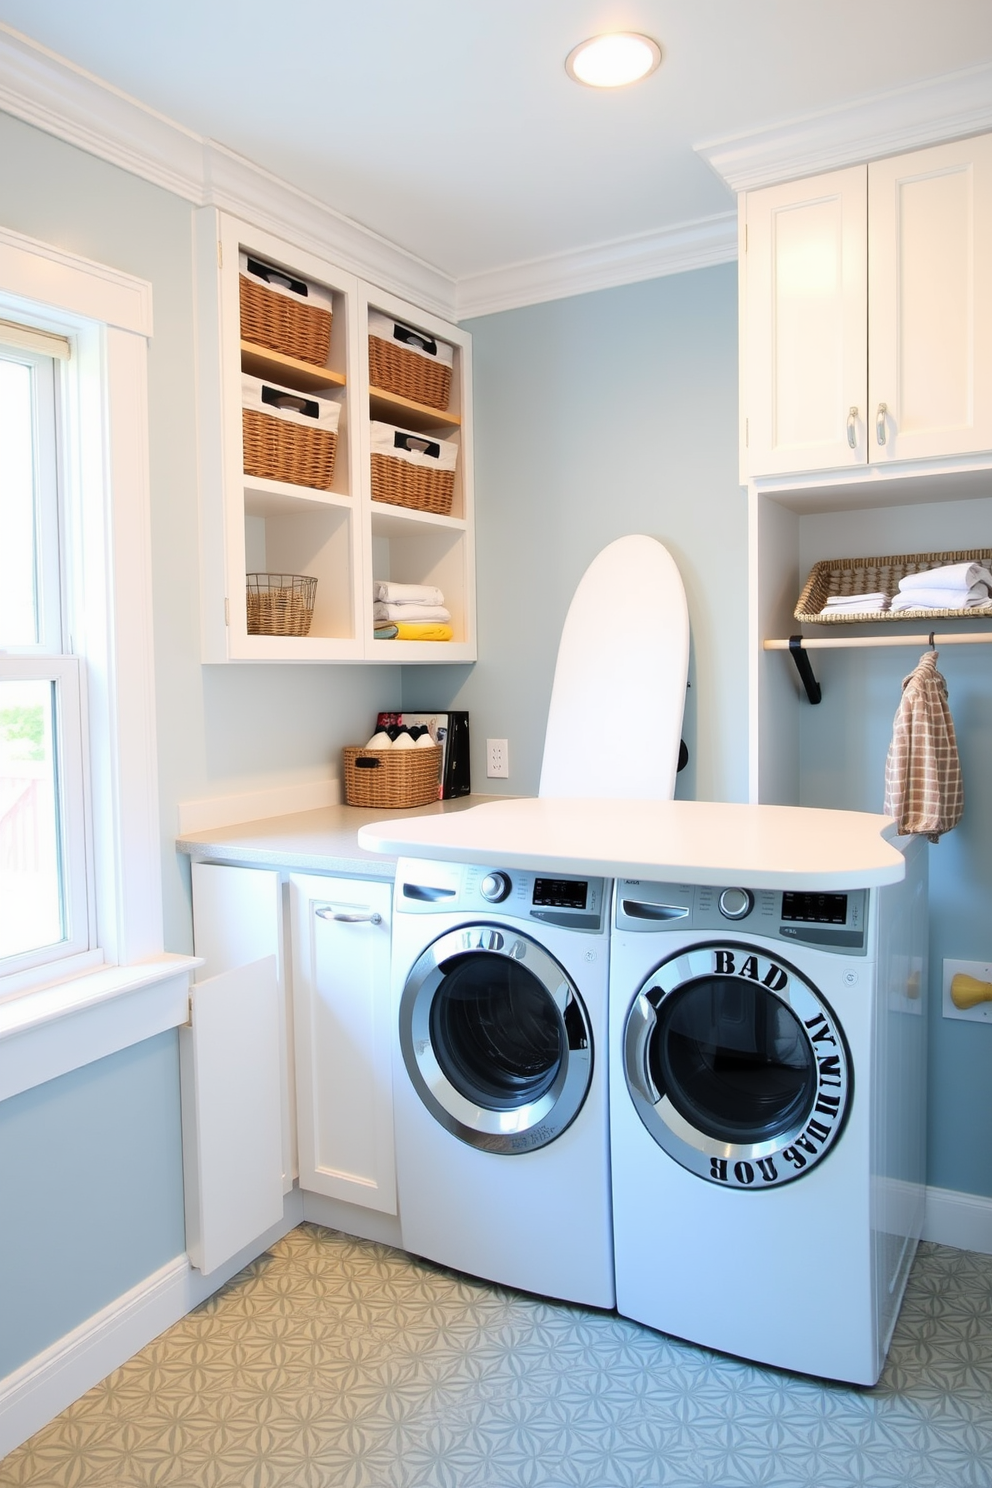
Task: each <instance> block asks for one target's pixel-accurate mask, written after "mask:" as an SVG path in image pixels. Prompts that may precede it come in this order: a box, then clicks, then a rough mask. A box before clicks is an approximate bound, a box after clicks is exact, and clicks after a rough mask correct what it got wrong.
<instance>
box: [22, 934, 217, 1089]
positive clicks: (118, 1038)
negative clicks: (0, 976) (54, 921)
mask: <svg viewBox="0 0 992 1488" xmlns="http://www.w3.org/2000/svg"><path fill="white" fill-rule="evenodd" d="M201 964H202V963H201V961H200V960H199V959H198V958H197V957H195V956H179V955H171V954H163V955H160V956H154V957H151V958H150V959H149V960H147V961H141V962H138V963H137V964H135V965H132V966H101V967H99V968H98V969H97V970H95V971H90V972H86V973H84V974H83V975H81V976H75V977H71V978H68V979H63V980H61V981H58V982H51V983H49V984H48V985H47V986H45V987H39V988H36V989H35V990H33V991H30V992H27V991H26V992H24V993H22V994H20V995H19V996H15V997H11V998H10V999H8V1000H7V1001H5V1002H3V1003H0V1100H6V1099H8V1097H10V1096H13V1095H18V1094H20V1092H21V1091H23V1090H30V1089H31V1088H32V1087H33V1086H35V1085H41V1084H43V1083H44V1082H45V1081H46V1080H52V1079H55V1078H56V1077H57V1076H59V1075H63V1074H67V1073H68V1072H69V1071H70V1070H73V1069H79V1068H80V1067H81V1066H82V1065H84V1064H92V1063H93V1062H94V1060H97V1059H103V1058H105V1057H106V1056H107V1055H108V1054H115V1053H117V1051H118V1050H120V1049H125V1048H127V1047H129V1046H130V1045H131V1044H137V1043H141V1042H142V1041H143V1040H144V1039H147V1038H152V1037H154V1035H155V1034H157V1033H162V1032H164V1031H165V1030H166V1029H169V1028H177V1027H179V1026H180V1024H182V1023H185V1022H186V1019H187V1017H188V1013H189V979H190V972H191V971H192V970H193V968H194V967H196V966H199V965H201Z"/></svg>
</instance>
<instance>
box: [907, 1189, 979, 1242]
mask: <svg viewBox="0 0 992 1488" xmlns="http://www.w3.org/2000/svg"><path fill="white" fill-rule="evenodd" d="M922 1238H923V1239H924V1240H932V1241H934V1243H935V1244H937V1245H952V1246H953V1247H954V1249H955V1250H974V1251H977V1252H978V1253H979V1255H992V1199H987V1198H985V1197H984V1195H982V1194H969V1193H958V1192H957V1191H956V1190H954V1189H950V1188H928V1189H927V1207H926V1214H925V1217H924V1220H923V1237H922Z"/></svg>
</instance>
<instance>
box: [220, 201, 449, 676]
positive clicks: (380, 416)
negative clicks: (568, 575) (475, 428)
mask: <svg viewBox="0 0 992 1488" xmlns="http://www.w3.org/2000/svg"><path fill="white" fill-rule="evenodd" d="M196 240H197V283H198V294H199V306H198V312H199V313H198V333H199V334H198V358H199V365H198V372H199V385H200V399H201V433H202V438H201V449H200V485H201V514H200V537H201V552H202V562H201V574H202V637H203V659H204V660H205V661H208V662H230V661H284V662H314V661H328V662H377V663H389V664H392V665H397V664H406V663H408V662H420V663H426V662H430V663H434V664H437V663H443V662H466V661H474V660H475V658H476V632H475V549H474V522H473V491H472V450H471V435H470V429H469V427H468V421H467V415H466V410H468V409H470V408H471V380H470V379H471V366H470V362H471V340H470V337H469V336H467V335H466V333H465V332H463V331H462V330H460V328H459V327H457V326H454V325H449V324H448V323H447V322H445V321H442V320H440V319H438V318H437V317H436V316H433V315H431V314H429V313H427V312H425V311H423V310H420V309H418V308H417V307H416V306H413V305H409V304H407V303H406V302H405V301H401V300H398V299H397V298H396V297H395V296H393V295H390V294H388V293H386V292H384V291H382V290H379V289H376V288H375V287H374V286H372V285H369V284H366V283H364V282H363V281H362V280H360V279H358V278H356V277H355V276H354V275H352V274H349V273H347V272H345V271H344V270H340V269H338V268H337V267H335V266H334V265H333V264H330V263H327V262H325V261H324V260H323V259H318V258H315V257H314V256H313V255H312V254H310V253H308V252H306V251H304V250H302V249H297V248H295V247H294V246H293V245H291V244H289V243H286V242H284V241H282V240H281V239H277V238H274V237H272V236H271V235H270V234H268V233H266V232H264V231H261V230H259V229H255V228H251V227H249V226H247V225H246V224H245V223H243V222H240V221H238V220H237V219H235V218H232V217H229V216H227V215H226V214H224V213H221V212H219V211H217V210H216V209H214V208H203V209H201V210H200V212H198V214H197V239H196ZM242 252H247V253H249V254H251V255H252V256H253V257H256V258H258V259H260V260H262V261H263V262H264V263H266V264H270V265H272V266H274V267H277V268H280V269H282V270H284V271H285V272H286V273H287V274H288V275H291V276H292V277H295V278H301V279H304V280H307V281H309V282H311V283H315V284H318V285H320V286H321V287H322V288H324V289H326V290H328V291H329V292H330V294H331V296H332V300H333V319H332V329H331V343H330V350H329V353H328V358H327V365H326V366H324V367H317V366H314V365H313V364H312V363H309V362H306V361H301V360H300V359H299V358H298V357H295V356H289V355H286V354H284V353H282V352H279V351H273V350H270V349H269V348H267V347H264V346H260V345H258V344H256V343H254V342H252V341H250V340H246V339H245V338H244V337H243V336H242V334H241V324H240V313H239V286H238V274H239V255H240V254H241V253H242ZM370 308H371V309H374V310H376V311H378V312H380V313H382V314H385V315H387V316H390V317H393V318H395V319H396V320H398V321H401V322H402V323H403V324H405V325H409V326H412V327H414V328H415V329H418V330H420V331H422V332H424V333H425V334H427V335H429V336H432V337H436V338H438V339H440V340H444V341H446V342H447V343H448V344H449V345H451V346H452V348H453V353H454V355H453V375H452V391H451V398H450V403H449V407H448V408H447V409H445V410H439V409H436V408H430V407H428V406H427V405H426V404H423V403H418V402H416V401H415V400H413V399H410V398H408V397H401V396H399V395H397V394H395V393H392V392H389V391H386V390H384V389H381V388H372V387H370V385H369V367H368V342H367V336H368V314H369V309H370ZM243 373H248V374H250V375H251V376H253V377H258V378H262V379H263V380H266V381H269V382H272V383H274V384H276V385H278V386H279V387H283V388H288V389H291V390H293V391H295V392H299V393H301V394H306V395H308V396H311V397H323V398H330V399H333V400H334V401H336V402H337V403H338V404H339V405H340V410H341V411H340V420H339V425H338V442H337V452H336V459H335V466H334V477H333V482H332V485H331V489H330V490H327V491H324V490H316V489H313V488H310V487H307V486H302V485H297V484H295V483H291V482H287V481H282V480H271V479H267V478H262V477H258V476H254V475H249V474H247V473H246V472H245V470H244V463H243V450H242V430H241V418H242V416H241V409H242V398H241V378H242V374H243ZM372 420H379V421H382V422H385V423H390V424H394V425H396V426H398V427H400V428H403V429H406V430H409V431H412V432H414V433H417V434H418V435H425V434H426V435H430V436H431V437H432V438H435V439H444V440H454V441H456V442H457V444H458V446H459V453H458V467H457V469H456V476H455V488H454V497H453V503H452V513H451V515H450V516H447V517H439V516H437V515H434V514H433V513H430V512H426V511H423V512H422V511H417V510H411V509H408V508H406V507H401V506H393V505H390V504H387V503H384V502H380V501H373V500H372V491H371V475H370V460H371V444H370V425H371V422H372ZM255 572H261V573H286V574H309V575H312V576H313V577H315V578H316V579H317V587H316V598H315V603H314V610H313V618H312V621H311V625H310V631H309V634H307V635H306V636H276V635H251V634H249V633H248V628H247V607H246V603H245V575H246V574H247V573H255ZM384 579H392V580H394V581H396V582H401V583H407V584H432V585H436V586H437V587H439V588H440V589H442V590H443V592H444V595H445V602H446V604H447V606H448V608H449V609H450V611H451V615H452V630H453V638H452V640H451V641H447V642H420V641H417V642H411V641H396V640H394V641H376V640H375V638H374V628H373V622H372V596H373V582H374V581H375V580H384Z"/></svg>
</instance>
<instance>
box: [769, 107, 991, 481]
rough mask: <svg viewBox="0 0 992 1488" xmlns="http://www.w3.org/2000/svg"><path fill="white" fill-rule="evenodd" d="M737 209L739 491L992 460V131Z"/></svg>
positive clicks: (807, 182) (782, 189) (790, 187)
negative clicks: (924, 464)
mask: <svg viewBox="0 0 992 1488" xmlns="http://www.w3.org/2000/svg"><path fill="white" fill-rule="evenodd" d="M741 213H742V217H743V222H742V248H743V254H742V267H741V276H742V317H741V321H742V324H741V335H742V344H741V371H742V388H741V403H742V407H741V415H742V418H741V422H742V428H741V455H742V458H741V465H742V479H743V480H744V481H748V480H753V479H760V478H762V477H778V476H784V475H789V474H803V473H810V472H818V471H825V470H831V471H837V472H853V471H858V472H859V473H862V474H863V473H864V471H865V467H874V468H875V469H879V468H881V467H885V466H889V467H892V466H896V465H897V464H899V462H905V461H924V460H926V461H931V462H933V461H939V460H952V461H953V460H954V459H955V458H956V457H959V456H964V455H975V454H982V455H989V453H990V452H992V136H990V135H983V136H979V137H977V138H973V139H967V140H963V141H959V142H955V143H952V144H944V145H937V146H934V147H933V148H931V149H926V150H918V151H914V152H912V153H911V154H909V155H902V156H896V157H893V158H890V159H887V160H881V161H874V162H872V163H870V164H868V165H866V166H853V167H850V168H848V169H845V170H839V171H834V172H831V173H830V174H828V175H824V176H818V177H811V178H807V179H804V180H800V181H793V182H789V183H787V184H784V185H779V186H772V187H768V188H764V189H762V190H758V191H752V192H748V193H746V194H745V195H744V196H743V197H742V199H741ZM931 468H932V467H931ZM949 468H953V466H951V467H949Z"/></svg>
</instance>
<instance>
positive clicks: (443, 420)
mask: <svg viewBox="0 0 992 1488" xmlns="http://www.w3.org/2000/svg"><path fill="white" fill-rule="evenodd" d="M369 413H370V415H371V417H372V418H378V419H380V420H382V415H383V414H384V413H392V414H397V415H399V416H400V418H401V419H405V420H406V423H407V425H408V426H410V427H411V428H415V429H417V431H418V432H420V431H421V430H422V429H436V428H438V427H439V426H442V425H443V426H444V427H446V428H451V429H460V428H461V424H462V421H461V416H460V414H457V413H443V412H442V411H441V410H440V409H439V408H429V407H428V406H427V404H426V403H415V402H414V400H413V399H412V398H403V397H401V396H400V394H399V393H387V392H385V391H384V389H382V388H377V387H370V388H369ZM382 421H383V422H384V420H382Z"/></svg>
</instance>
